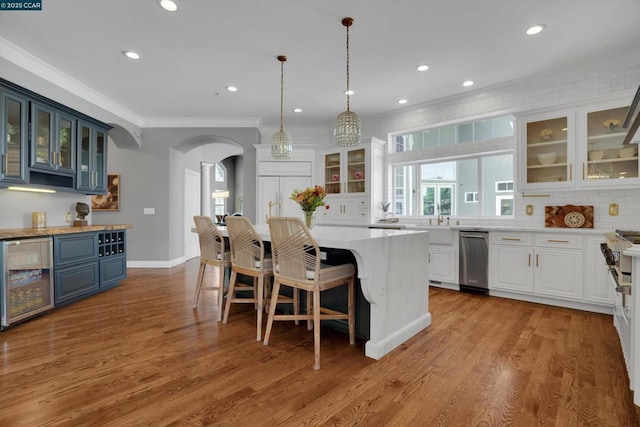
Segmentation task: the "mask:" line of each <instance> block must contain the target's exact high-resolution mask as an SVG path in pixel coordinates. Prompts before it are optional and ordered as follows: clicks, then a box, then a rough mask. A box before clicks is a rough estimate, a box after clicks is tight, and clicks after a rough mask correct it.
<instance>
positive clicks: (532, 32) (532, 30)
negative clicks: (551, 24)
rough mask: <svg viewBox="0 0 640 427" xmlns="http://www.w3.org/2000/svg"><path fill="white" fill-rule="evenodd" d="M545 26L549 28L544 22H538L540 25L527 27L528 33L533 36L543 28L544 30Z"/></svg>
mask: <svg viewBox="0 0 640 427" xmlns="http://www.w3.org/2000/svg"><path fill="white" fill-rule="evenodd" d="M545 28H547V26H546V25H544V24H538V25H534V26H532V27H529V28H527V35H529V36H533V35H535V34H538V33H540V32H541V31H542V30H544V29H545Z"/></svg>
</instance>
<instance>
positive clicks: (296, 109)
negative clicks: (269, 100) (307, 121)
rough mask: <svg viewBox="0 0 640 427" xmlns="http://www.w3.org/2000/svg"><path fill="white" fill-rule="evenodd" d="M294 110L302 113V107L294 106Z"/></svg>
mask: <svg viewBox="0 0 640 427" xmlns="http://www.w3.org/2000/svg"><path fill="white" fill-rule="evenodd" d="M293 112H294V113H302V108H294V109H293Z"/></svg>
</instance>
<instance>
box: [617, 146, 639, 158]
mask: <svg viewBox="0 0 640 427" xmlns="http://www.w3.org/2000/svg"><path fill="white" fill-rule="evenodd" d="M637 150H638V147H624V148H621V149H619V150H618V156H620V157H621V158H623V159H624V158H629V157H634V156H635V155H636V154H637V153H638V151H637Z"/></svg>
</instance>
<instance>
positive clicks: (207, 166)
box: [200, 163, 213, 216]
mask: <svg viewBox="0 0 640 427" xmlns="http://www.w3.org/2000/svg"><path fill="white" fill-rule="evenodd" d="M212 167H213V164H212V163H200V215H203V216H211V168H212Z"/></svg>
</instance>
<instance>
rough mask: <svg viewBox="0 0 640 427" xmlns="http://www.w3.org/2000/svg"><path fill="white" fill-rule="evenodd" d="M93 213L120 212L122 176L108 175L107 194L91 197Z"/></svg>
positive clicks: (116, 174)
mask: <svg viewBox="0 0 640 427" xmlns="http://www.w3.org/2000/svg"><path fill="white" fill-rule="evenodd" d="M91 210H92V211H119V210H120V174H119V173H110V174H107V194H105V195H98V196H91Z"/></svg>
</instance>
